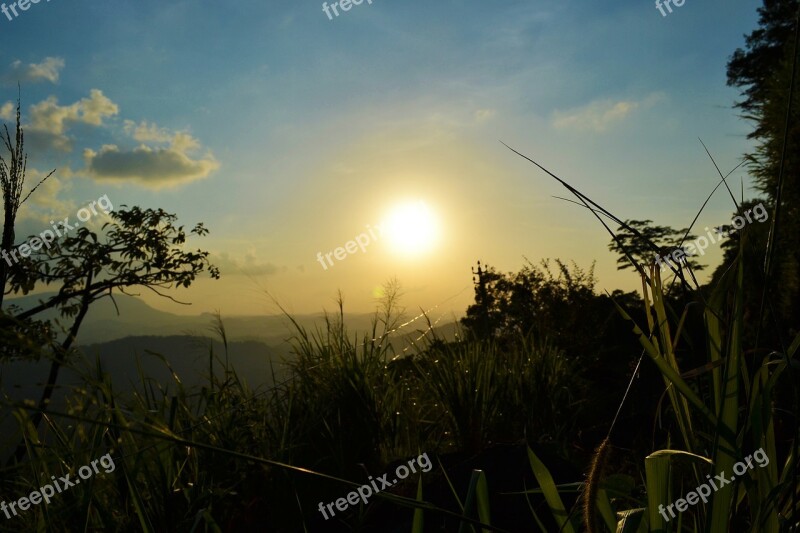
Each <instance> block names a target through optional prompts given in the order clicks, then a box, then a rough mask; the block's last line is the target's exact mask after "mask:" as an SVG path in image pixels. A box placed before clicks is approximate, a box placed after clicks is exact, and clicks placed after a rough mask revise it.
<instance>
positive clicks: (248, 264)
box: [211, 252, 286, 276]
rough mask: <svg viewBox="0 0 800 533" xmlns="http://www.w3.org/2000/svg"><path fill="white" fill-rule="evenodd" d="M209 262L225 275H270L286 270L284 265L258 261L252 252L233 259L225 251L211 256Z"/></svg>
mask: <svg viewBox="0 0 800 533" xmlns="http://www.w3.org/2000/svg"><path fill="white" fill-rule="evenodd" d="M211 262H212V263H213V264H214V265H215V266H217V267H218V268H219V269H220V271H221V272H222V273H223V274H225V275H228V276H230V275H237V274H240V275H244V276H272V275H274V274H277V273H278V272H284V271H286V267H283V268H281V267H278V266H276V265H274V264H272V263H259V262H258V260H257V259H256V257H255V255H254V254H252V253H247V254H245V256H244V258H242V259H235V258H233V257H231V256H230V255H229V254H228V253H227V252H220V253H217V254H213V255H212V256H211Z"/></svg>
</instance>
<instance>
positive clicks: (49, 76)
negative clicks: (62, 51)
mask: <svg viewBox="0 0 800 533" xmlns="http://www.w3.org/2000/svg"><path fill="white" fill-rule="evenodd" d="M64 64H65V63H64V60H63V59H62V58H60V57H46V58H44V61H42V62H41V63H29V64H27V65H24V64H23V63H22V61H20V60H16V61H14V62H12V63H11V68H10V69H9V70H8V72H5V73H4V74H3V75H2V76H0V78H2V81H3V82H5V83H37V82H40V81H49V82H50V83H58V78H59V75H60V73H61V69H63V68H64Z"/></svg>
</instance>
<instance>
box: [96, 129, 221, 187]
mask: <svg viewBox="0 0 800 533" xmlns="http://www.w3.org/2000/svg"><path fill="white" fill-rule="evenodd" d="M124 128H125V131H126V132H127V133H128V134H129V135H131V136H132V137H133V138H134V139H135V140H139V141H142V140H150V141H154V142H162V143H163V142H168V146H162V147H153V146H148V145H146V144H141V145H139V146H138V147H136V148H134V149H132V150H124V149H120V148H119V147H118V146H117V145H115V144H109V145H105V146H103V147H102V148H100V151H99V152H96V151H94V150H91V149H88V148H87V149H86V150H84V152H83V156H84V160H85V162H86V168H85V171H86V172H87V173H88V175H89V176H91V177H92V178H94V179H96V180H98V181H134V182H138V183H139V184H141V185H144V186H146V187H150V188H155V189H158V188H162V187H173V186H176V185H181V184H184V183H188V182H192V181H195V180H198V179H202V178H206V177H208V176H209V175H210V174H211V173H212V172H214V171H215V170H217V169H218V168H219V163H218V162H217V160H216V159H215V158H214V156H213V155H212V154H211V152H210V151H207V152H206V153H205V154H202V155H194V153H195V152H197V151H198V150H199V149H200V148H201V146H200V143H199V142H198V141H197V139H195V138H194V137H192V136H191V135H189V134H188V133H186V132H176V133H173V134H170V133H169V132H168V130H166V129H163V128H159V127H158V126H156V125H155V124H148V123H146V122H142V123H141V124H140V125H138V126H137V125H136V124H135V123H134V122H132V121H125V126H124Z"/></svg>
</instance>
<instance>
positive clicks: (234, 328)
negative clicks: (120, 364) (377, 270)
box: [3, 293, 425, 346]
mask: <svg viewBox="0 0 800 533" xmlns="http://www.w3.org/2000/svg"><path fill="white" fill-rule="evenodd" d="M52 295H53V293H43V294H38V295H34V296H31V295H28V296H23V297H20V298H11V299H7V300H6V301H5V302H4V304H3V307H4V308H7V307H8V306H10V305H16V306H18V307H20V308H22V309H23V310H24V309H30V308H32V307H34V306H36V305H38V303H39V301H40V300H42V299H46V298H48V297H50V296H52ZM114 301H115V302H116V306H115V305H114V302H112V300H111V299H110V298H103V299H102V300H99V301H98V302H96V303H95V304H94V305H92V307H91V308H89V312H88V313H87V315H86V318H85V320H84V322H83V325H82V326H81V330H80V332H79V334H78V344H79V345H90V344H97V343H104V342H110V341H113V340H117V339H122V338H125V337H131V336H137V337H143V336H174V335H202V336H205V335H209V334H210V332H211V330H210V328H211V326H212V325H213V324H214V323H215V317H214V315H212V314H210V313H202V314H199V315H195V316H185V315H176V314H173V313H168V312H165V311H159V310H157V309H153V308H152V307H150V306H149V305H147V304H146V303H144V302H143V301H142V300H140V299H139V298H136V297H134V296H128V295H124V294H121V295H115V296H114ZM117 309H119V312H117ZM372 316H373V315H372V314H357V313H347V314H345V323H346V325H347V327H348V329H349V330H350V331H351V332H353V331H358V332H367V331H370V330H371V320H372ZM40 317H41V318H45V319H50V320H53V319H56V318H57V315H56V313H53V312H49V313H43V314H42V315H40ZM293 318H294V319H295V320H296V321H297V322H298V323H299V324H300V325H301V326H303V327H305V328H307V329H309V330H314V328H315V327H317V326H319V327H324V314H323V313H315V314H307V315H293ZM222 321H223V323H224V326H225V330H226V333H227V336H228V339H229V340H232V341H248V340H249V341H259V342H263V343H265V344H267V345H269V346H279V345H282V344H284V343H285V341H286V339H288V338H289V337H291V335H292V334H293V332H294V330H293V327H292V325H291V323H290V321H289V319H287V318H286V317H285V316H283V315H238V316H237V315H231V316H223V317H222ZM419 328H422V329H424V328H425V323H424V321H423V320H422V319H420V320H417V321H416V322H415V323H413V324H411V325H409V326H407V327H406V328H403V330H402V331H403V332H406V331H409V330H410V331H411V332H412V333H413V332H414V331H416V330H417V329H419Z"/></svg>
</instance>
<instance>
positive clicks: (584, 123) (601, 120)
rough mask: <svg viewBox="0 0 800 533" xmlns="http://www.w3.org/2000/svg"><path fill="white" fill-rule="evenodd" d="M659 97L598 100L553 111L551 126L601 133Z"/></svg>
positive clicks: (656, 95) (659, 97) (654, 101)
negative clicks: (581, 105) (568, 108)
mask: <svg viewBox="0 0 800 533" xmlns="http://www.w3.org/2000/svg"><path fill="white" fill-rule="evenodd" d="M660 99H661V95H659V94H653V95H650V96H648V97H647V98H645V99H644V100H641V101H638V102H637V101H635V100H620V101H614V100H598V101H595V102H592V103H590V104H588V105H586V106H583V107H577V108H573V109H570V110H567V111H555V112H554V113H553V126H554V127H555V128H556V129H572V130H577V131H593V132H597V133H602V132H604V131H607V130H608V129H609V128H611V127H612V126H614V125H615V124H617V123H619V122H622V121H623V120H624V119H625V118H627V117H628V116H629V115H631V114H632V113H633V112H634V111H636V110H637V109H639V108H647V107H650V106H652V105H653V104H655V103H656V102H657V101H658V100H660Z"/></svg>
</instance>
